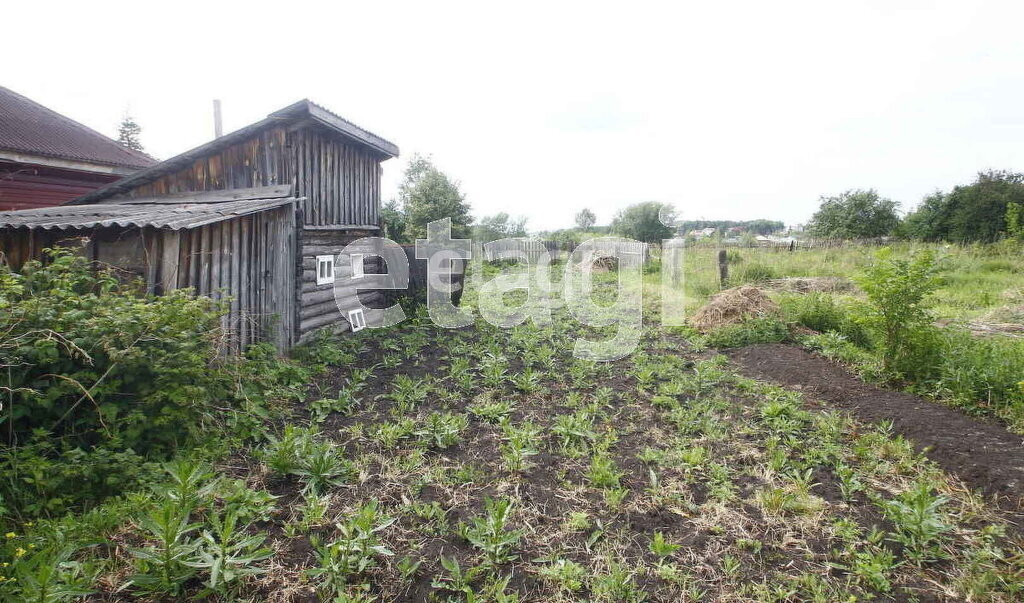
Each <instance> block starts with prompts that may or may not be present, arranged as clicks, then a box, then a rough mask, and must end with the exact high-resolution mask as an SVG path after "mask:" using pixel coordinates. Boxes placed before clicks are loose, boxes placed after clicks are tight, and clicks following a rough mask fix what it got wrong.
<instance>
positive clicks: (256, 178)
mask: <svg viewBox="0 0 1024 603" xmlns="http://www.w3.org/2000/svg"><path fill="white" fill-rule="evenodd" d="M381 160H382V157H381V156H379V155H377V154H374V153H373V152H371V151H369V150H367V149H365V147H362V146H359V145H356V144H352V143H349V142H346V141H345V140H344V139H343V138H342V137H341V136H339V135H336V134H332V133H331V132H329V131H327V130H325V129H323V128H318V127H315V126H312V125H307V126H303V127H299V128H297V129H295V128H294V127H293V128H292V129H288V128H285V127H284V126H282V127H280V128H271V129H268V130H265V131H263V132H260V133H258V134H256V135H254V136H253V137H252V138H250V139H247V140H245V141H243V142H240V143H238V144H235V145H232V146H229V147H226V148H224V149H221V150H220V151H218V152H216V153H214V154H211V155H209V156H206V157H202V158H199V159H197V160H196V161H195V162H194V163H193V164H192V165H191V166H189V167H187V168H184V169H182V170H179V171H177V172H174V173H172V174H167V175H165V176H161V177H159V178H158V179H156V180H154V181H153V182H150V183H148V184H144V185H141V186H139V187H137V188H134V189H132V190H131V192H129V193H127V196H130V197H135V198H139V197H151V196H159V195H164V194H168V193H180V192H187V191H208V190H225V189H233V188H248V187H254V186H270V185H275V184H289V183H290V184H292V185H293V186H294V187H295V188H294V194H295V196H296V197H305V201H303V203H302V210H303V216H304V223H305V224H306V225H310V226H331V225H336V226H340V225H346V226H377V225H378V224H379V221H380V162H381Z"/></svg>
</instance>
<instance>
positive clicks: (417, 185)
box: [398, 155, 473, 240]
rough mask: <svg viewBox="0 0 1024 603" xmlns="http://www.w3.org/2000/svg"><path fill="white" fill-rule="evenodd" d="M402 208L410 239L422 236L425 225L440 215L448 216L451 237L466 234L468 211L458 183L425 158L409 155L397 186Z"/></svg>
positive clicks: (467, 232) (469, 218) (467, 231)
mask: <svg viewBox="0 0 1024 603" xmlns="http://www.w3.org/2000/svg"><path fill="white" fill-rule="evenodd" d="M398 197H399V199H401V201H402V207H403V209H404V211H405V233H406V236H407V237H408V238H409V239H410V240H415V239H417V238H424V237H426V235H427V224H428V223H430V222H433V221H434V220H441V219H443V218H451V219H452V237H454V238H465V237H467V236H469V224H470V222H472V221H473V219H472V216H470V214H469V204H468V203H466V196H465V195H463V194H462V191H460V190H459V183H458V182H456V181H454V180H452V179H451V178H449V177H448V176H447V175H446V174H445V173H444V172H442V171H441V170H439V169H437V168H436V167H435V166H434V164H433V163H432V162H431V161H430V158H429V157H423V156H421V155H413V157H412V159H410V160H409V165H408V166H407V167H406V168H405V180H404V181H403V182H402V184H401V186H400V187H399V189H398Z"/></svg>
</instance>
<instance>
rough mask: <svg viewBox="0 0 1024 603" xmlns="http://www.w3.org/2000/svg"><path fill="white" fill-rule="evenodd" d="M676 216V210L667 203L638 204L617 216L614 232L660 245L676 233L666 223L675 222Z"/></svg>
mask: <svg viewBox="0 0 1024 603" xmlns="http://www.w3.org/2000/svg"><path fill="white" fill-rule="evenodd" d="M675 214H676V212H675V208H673V207H672V206H671V205H669V204H667V203H659V202H657V201H647V202H645V203H637V204H636V205H630V206H629V207H627V208H626V209H624V210H622V211H620V212H619V213H618V214H616V216H615V219H614V220H613V221H612V232H614V233H615V234H618V235H622V236H624V237H628V238H630V239H636V240H637V241H643V242H644V243H660V242H661V240H662V239H667V238H669V237H671V236H672V235H673V234H674V233H675V230H674V229H673V228H672V227H671V226H666V225H665V222H668V223H673V222H674V221H675ZM663 220H664V221H663Z"/></svg>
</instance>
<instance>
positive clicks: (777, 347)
mask: <svg viewBox="0 0 1024 603" xmlns="http://www.w3.org/2000/svg"><path fill="white" fill-rule="evenodd" d="M728 355H729V357H730V358H731V359H732V360H733V361H734V362H735V363H736V364H738V365H739V367H740V372H741V373H743V374H745V375H747V376H748V377H754V378H757V379H764V380H768V381H774V382H777V383H779V384H781V385H784V386H786V387H790V388H793V389H798V390H801V391H804V392H806V393H807V394H809V395H810V396H811V397H814V398H818V399H820V400H822V401H824V402H826V403H828V404H830V405H833V406H835V407H838V408H841V409H843V410H848V411H850V412H851V413H852V414H853V415H854V416H856V417H857V418H858V419H860V420H863V421H868V422H879V421H883V420H891V421H892V422H893V427H894V430H895V431H896V432H897V433H900V434H903V435H904V436H905V437H906V438H907V439H908V440H910V441H911V442H913V444H914V446H915V448H916V449H917V450H919V451H923V452H924V454H925V455H926V456H927V457H928V458H929V459H931V460H933V461H935V462H936V463H937V464H939V465H940V466H941V467H942V468H943V469H945V470H946V471H948V472H950V473H953V474H955V475H957V476H959V477H960V478H961V479H962V480H964V482H966V483H967V484H968V485H969V486H971V487H972V488H975V489H979V490H981V491H982V492H984V493H985V494H987V495H993V496H996V497H998V498H999V499H1000V506H1002V507H1004V508H1006V509H1008V510H1012V511H1020V510H1022V509H1024V499H1022V496H1024V436H1020V435H1016V434H1013V433H1011V432H1009V431H1007V430H1006V428H1004V427H1003V426H1001V425H999V424H997V423H995V422H991V421H986V420H983V419H977V418H972V417H968V416H966V415H964V414H963V413H961V412H959V411H957V410H955V409H953V408H950V407H947V406H942V405H940V404H937V403H934V402H930V401H928V400H926V399H924V398H921V397H918V396H914V395H911V394H906V393H902V392H894V391H890V390H887V389H883V388H880V387H877V386H874V385H870V384H867V383H864V382H863V381H861V380H860V379H858V378H857V377H855V376H853V375H851V374H850V373H849V372H848V371H846V369H844V368H843V367H841V366H839V365H837V364H835V363H833V362H831V361H830V360H827V359H825V358H822V357H820V356H816V355H814V354H811V353H810V352H807V351H806V350H803V349H801V348H798V347H795V346H790V345H783V344H762V345H752V346H748V347H745V348H739V349H736V350H733V351H731V352H729V353H728Z"/></svg>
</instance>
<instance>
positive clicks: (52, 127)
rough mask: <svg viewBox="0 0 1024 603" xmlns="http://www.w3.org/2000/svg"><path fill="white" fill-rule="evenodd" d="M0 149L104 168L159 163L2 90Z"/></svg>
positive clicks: (141, 166)
mask: <svg viewBox="0 0 1024 603" xmlns="http://www.w3.org/2000/svg"><path fill="white" fill-rule="evenodd" d="M0 149H6V150H10V151H16V152H19V153H24V154H28V155H41V156H44V157H55V158H58V159H68V160H74V161H85V162H89V163H98V164H102V165H111V166H120V167H129V168H144V167H149V166H151V165H153V164H155V163H156V160H155V159H153V158H152V157H150V156H149V155H146V154H145V153H140V152H138V151H133V150H131V149H128V148H125V147H123V146H121V145H119V144H118V143H117V142H115V141H114V140H112V139H110V138H107V137H106V136H104V135H102V134H100V133H99V132H97V131H95V130H93V129H92V128H89V127H86V126H83V125H82V124H80V123H78V122H77V121H75V120H73V119H70V118H68V117H65V116H63V115H61V114H60V113H57V112H56V111H53V110H51V109H47V108H46V107H44V106H42V105H40V104H39V103H37V102H35V101H33V100H31V99H29V98H26V97H24V96H22V95H20V94H18V93H17V92H14V91H12V90H8V89H7V88H4V87H3V86H0Z"/></svg>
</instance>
